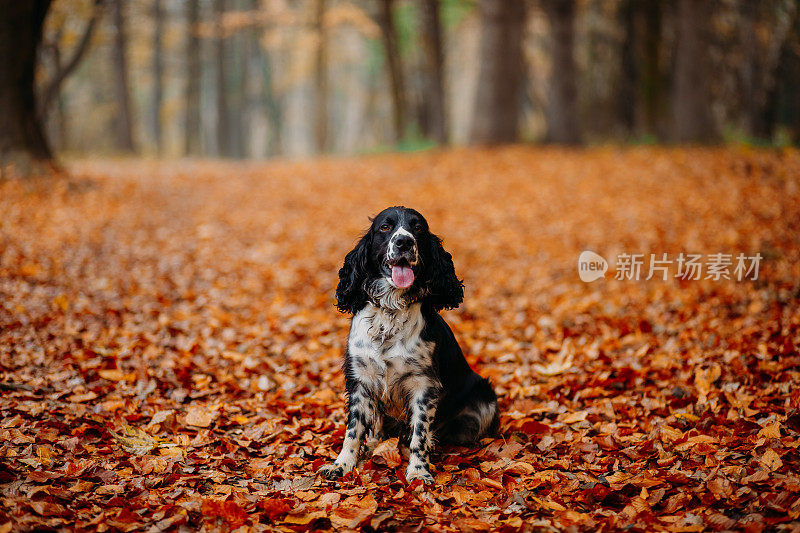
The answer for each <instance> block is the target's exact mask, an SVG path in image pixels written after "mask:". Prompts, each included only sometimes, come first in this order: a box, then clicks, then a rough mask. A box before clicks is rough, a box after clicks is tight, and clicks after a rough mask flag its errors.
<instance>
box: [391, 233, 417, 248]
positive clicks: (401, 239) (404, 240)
mask: <svg viewBox="0 0 800 533" xmlns="http://www.w3.org/2000/svg"><path fill="white" fill-rule="evenodd" d="M394 245H395V247H397V251H398V252H408V251H410V250H411V249H412V248H413V247H414V239H413V238H411V237H409V236H407V235H400V236H398V237H397V240H396V241H394Z"/></svg>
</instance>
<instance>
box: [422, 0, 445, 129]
mask: <svg viewBox="0 0 800 533" xmlns="http://www.w3.org/2000/svg"><path fill="white" fill-rule="evenodd" d="M420 13H421V26H422V59H423V62H424V68H423V92H424V99H423V102H424V115H423V117H424V118H423V121H422V129H423V132H424V133H426V134H427V135H430V136H432V137H433V138H434V139H436V141H437V142H438V143H439V144H445V143H447V123H446V119H445V107H444V51H443V46H442V26H441V21H440V19H441V17H440V14H439V1H438V0H421V5H420Z"/></svg>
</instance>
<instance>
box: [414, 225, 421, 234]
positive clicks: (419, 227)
mask: <svg viewBox="0 0 800 533" xmlns="http://www.w3.org/2000/svg"><path fill="white" fill-rule="evenodd" d="M414 231H415V232H416V233H419V232H420V231H422V224H419V223H417V224H414Z"/></svg>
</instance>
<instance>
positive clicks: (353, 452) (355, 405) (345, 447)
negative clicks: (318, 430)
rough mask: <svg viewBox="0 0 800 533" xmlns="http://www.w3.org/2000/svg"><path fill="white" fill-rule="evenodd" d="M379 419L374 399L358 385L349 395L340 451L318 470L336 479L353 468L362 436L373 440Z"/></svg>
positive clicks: (362, 442)
mask: <svg viewBox="0 0 800 533" xmlns="http://www.w3.org/2000/svg"><path fill="white" fill-rule="evenodd" d="M380 421H381V416H380V413H379V412H378V409H377V408H376V405H375V401H374V400H373V399H372V398H370V396H369V395H368V394H367V392H366V390H364V388H363V387H358V388H357V389H356V390H355V391H354V392H353V394H352V395H351V396H350V401H349V409H348V415H347V431H346V433H345V437H344V443H343V444H342V451H341V452H340V453H339V456H338V457H337V458H336V460H335V461H334V462H333V464H329V465H325V466H323V467H322V468H320V470H319V472H320V473H321V474H322V475H324V476H325V477H326V478H328V479H336V478H339V477H341V476H343V475H344V474H346V473H347V472H350V471H351V470H352V469H353V468H355V466H356V463H357V462H358V452H359V449H360V448H361V446H362V444H364V437H365V436H368V437H369V438H370V443H371V441H373V440H375V438H376V436H377V434H378V432H379V431H380ZM370 443H367V444H370Z"/></svg>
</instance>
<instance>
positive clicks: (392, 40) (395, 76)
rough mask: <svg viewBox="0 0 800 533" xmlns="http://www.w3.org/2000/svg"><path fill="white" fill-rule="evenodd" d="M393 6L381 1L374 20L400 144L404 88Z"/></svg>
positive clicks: (391, 3) (385, 0)
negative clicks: (383, 59)
mask: <svg viewBox="0 0 800 533" xmlns="http://www.w3.org/2000/svg"><path fill="white" fill-rule="evenodd" d="M393 6H394V0H381V2H380V6H379V7H378V15H377V17H376V20H377V22H378V26H379V27H380V29H381V38H382V40H383V48H384V51H385V53H386V64H387V66H388V71H389V86H390V90H391V94H392V125H393V126H394V140H395V142H400V141H401V140H402V139H403V137H404V136H405V132H406V116H407V115H406V87H405V77H404V76H403V66H402V64H401V60H400V50H399V47H398V45H397V31H396V29H395V25H394V17H393V13H392V8H393Z"/></svg>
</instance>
